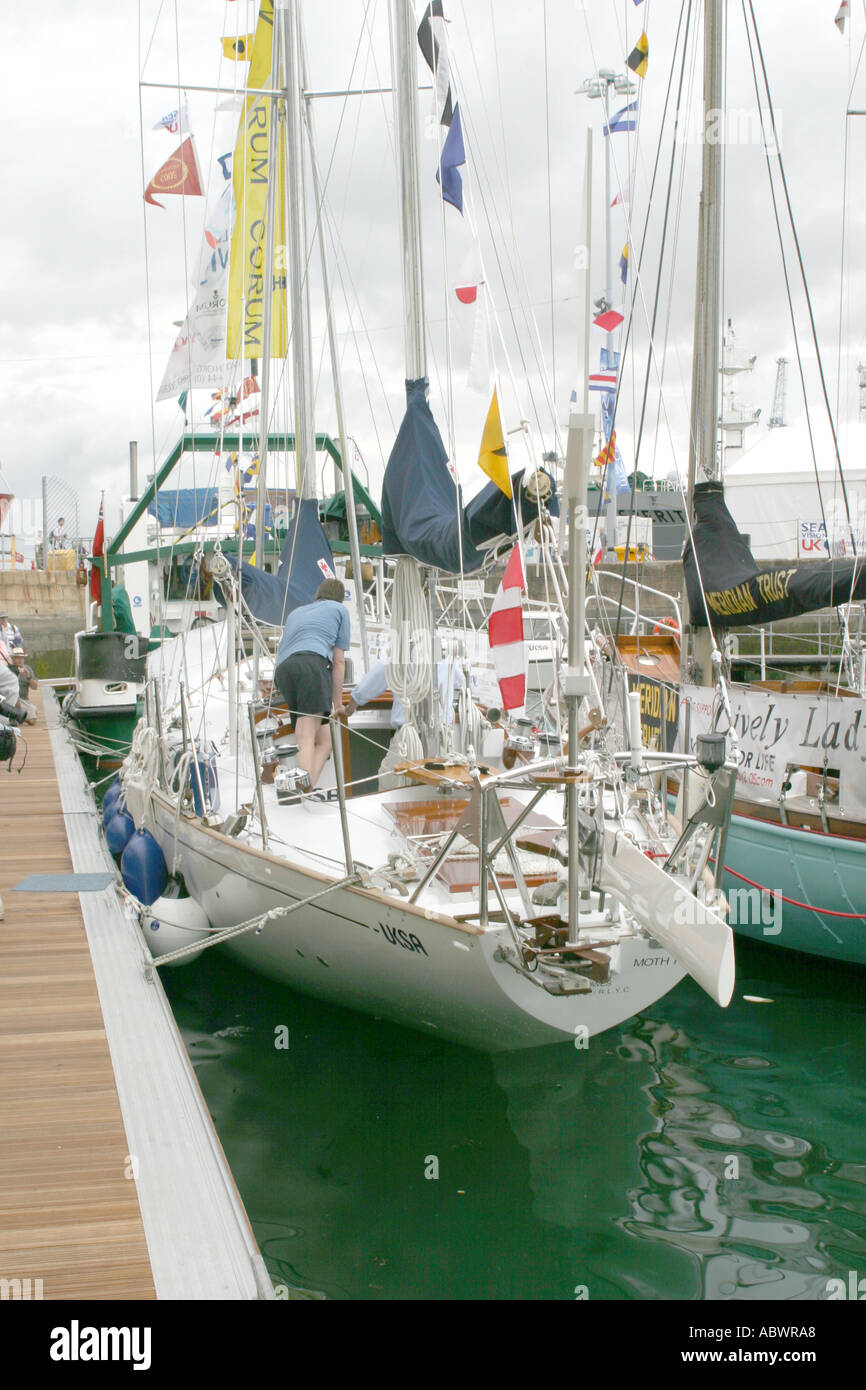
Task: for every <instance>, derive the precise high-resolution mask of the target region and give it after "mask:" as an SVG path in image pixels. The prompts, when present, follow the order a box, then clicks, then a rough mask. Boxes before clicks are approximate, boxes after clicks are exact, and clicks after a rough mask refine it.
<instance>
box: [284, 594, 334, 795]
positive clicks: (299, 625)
mask: <svg viewBox="0 0 866 1390" xmlns="http://www.w3.org/2000/svg"><path fill="white" fill-rule="evenodd" d="M345 593H346V591H345V589H344V588H343V585H342V583H341V581H340V580H339V579H325V580H323V581H322V583H321V584H320V585H319V587H318V589H317V590H316V597H315V599H314V600H313V602H312V603H305V604H304V605H303V607H301V608H296V609H295V611H294V613H290V614H289V618H288V621H287V623H286V626H285V628H284V630H283V636H282V640H281V642H280V646H279V650H278V652H277V660H276V665H275V667H274V684H275V685H276V687H277V689H278V690H279V692H280V694H281V695H282V697H283V699H284V700H285V702H286V704H287V705H288V707H289V716H290V718H291V720H292V723H293V725H294V730H295V738H296V739H297V741H298V766H299V767H301V768H303V769H304V771H305V772H306V773H307V774H308V776H309V778H310V790H312V789H313V787H315V785H316V783H317V782H318V780H319V776H320V774H321V771H322V768H323V767H324V766H325V763H326V762H327V761H328V758H329V756H330V753H331V730H330V728H329V725H328V718H329V715H330V713H331V710H332V709H336V710H337V711H339V710H341V709H342V707H343V680H344V677H345V672H346V652H347V651H348V650H349V643H350V639H351V630H350V625H349V614H348V613H347V611H346V609H345V608H344V607H343V599H344V597H345Z"/></svg>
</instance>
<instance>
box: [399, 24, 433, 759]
mask: <svg viewBox="0 0 866 1390" xmlns="http://www.w3.org/2000/svg"><path fill="white" fill-rule="evenodd" d="M390 20H391V78H392V84H393V88H394V140H395V145H396V150H397V170H398V175H399V182H400V247H401V251H402V263H403V342H404V358H405V363H406V379H407V381H419V380H420V379H421V378H422V377H426V376H427V347H426V318H425V312H424V257H423V252H422V243H421V187H420V180H419V176H418V169H419V164H420V160H419V152H418V143H419V127H420V121H419V115H418V78H417V67H418V61H417V47H416V45H417V33H416V21H415V8H414V5H413V3H412V0H391V10H390ZM435 585H436V578H435V571H434V570H431V571H430V578H429V584H428V599H429V611H430V642H431V647H432V651H431V672H430V675H431V686H430V721H429V730H430V731H429V738H428V739H427V740H426V742H427V744H428V749H427V751H428V753H430V752H433V753H435V752H437V751H438V736H439V735H438V729H439V682H438V675H437V673H438V665H439V663H438V659H437V658H438V653H437V651H436V613H435Z"/></svg>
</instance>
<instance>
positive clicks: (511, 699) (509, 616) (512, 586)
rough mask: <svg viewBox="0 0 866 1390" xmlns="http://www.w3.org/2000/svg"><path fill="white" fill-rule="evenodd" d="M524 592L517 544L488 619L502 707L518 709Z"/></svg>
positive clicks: (522, 688)
mask: <svg viewBox="0 0 866 1390" xmlns="http://www.w3.org/2000/svg"><path fill="white" fill-rule="evenodd" d="M525 592H526V578H525V576H524V573H523V560H522V558H521V555H520V546H518V545H516V546H515V547H514V549H513V550H512V552H511V554H510V556H509V557H508V564H507V565H506V566H505V573H504V574H503V576H502V582H501V583H500V585H499V588H498V589H497V590H496V597H495V598H494V600H493V607H492V608H491V610H490V617H489V619H488V622H487V635H488V639H489V641H490V654H491V656H492V657H493V666H494V669H495V671H496V679H497V680H498V682H499V693H500V694H501V696H502V708H503V709H517V708H519V707H520V706H521V705H524V704H525V703H526V657H525V654H524V648H523V595H524V594H525Z"/></svg>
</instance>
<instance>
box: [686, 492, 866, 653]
mask: <svg viewBox="0 0 866 1390" xmlns="http://www.w3.org/2000/svg"><path fill="white" fill-rule="evenodd" d="M694 512H695V521H694V528H693V529H694V541H695V543H694V550H693V549H692V542H691V539H689V540H688V541H687V542H686V547H685V550H684V551H683V569H684V571H685V578H686V591H687V593H688V596H689V611H690V614H691V621H692V625H693V626H694V627H706V626H707V610H709V616H710V622H711V623H712V625H713V627H744V626H745V625H747V624H749V623H771V622H775V621H778V620H779V619H780V618H794V617H796V616H797V615H798V614H800V613H814V612H815V611H816V610H817V609H819V608H833V607H835V606H836V605H837V604H840V603H847V602H848V599H849V598H851V599H854V600H861V599H866V569H864V566H863V560H862V558H861V557H859V556H858V558H857V559H856V560H823V561H817V562H816V561H809V562H807V563H806V564H804V565H773V566H771V567H770V568H769V569H763V570H759V569H758V566H757V565H756V563H755V560H754V557H753V555H752V552H751V550H750V549H749V547H748V545H747V544H746V542H745V540H744V539H743V537H742V536H741V535H740V533H739V531H738V530H737V525H736V522H735V521H734V518H733V517H732V516H731V513H730V512H729V511H728V508H727V505H726V503H725V492H724V488H723V487H722V484H721V483H719V482H709V483H698V485H697V487H696V488H695V492H694ZM695 551H696V552H697V557H698V565H700V575H701V578H702V579H703V585H704V592H705V593H706V605H705V604H704V597H703V594H702V593H701V586H700V581H699V579H698V565H696V564H695ZM852 586H853V587H852Z"/></svg>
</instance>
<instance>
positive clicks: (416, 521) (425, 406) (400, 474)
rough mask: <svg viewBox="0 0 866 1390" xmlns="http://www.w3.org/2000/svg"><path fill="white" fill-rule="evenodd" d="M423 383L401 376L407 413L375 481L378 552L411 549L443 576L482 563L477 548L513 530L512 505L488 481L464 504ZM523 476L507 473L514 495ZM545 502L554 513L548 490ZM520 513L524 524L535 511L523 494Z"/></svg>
mask: <svg viewBox="0 0 866 1390" xmlns="http://www.w3.org/2000/svg"><path fill="white" fill-rule="evenodd" d="M427 385H428V383H427V379H426V377H421V378H419V379H418V380H417V381H407V382H406V414H405V415H404V416H403V422H402V424H401V425H400V429H399V431H398V433H397V438H396V440H395V441H394V447H393V449H392V450H391V456H390V458H389V459H388V466H387V468H386V469H385V477H384V480H383V483H382V553H383V554H384V555H411V556H413V557H414V559H416V560H420V561H421V562H422V563H423V564H427V565H433V566H435V567H436V568H437V569H442V570H446V571H447V572H448V573H449V574H459V573H460V570H461V568H462V569H463V570H464V572H466V573H470V574H471V573H472V571H473V570H477V569H480V568H481V566H482V564H483V562H484V552H483V550H481V549H480V548H479V547H481V546H484V545H485V544H487V543H489V542H490V541H492V540H493V539H495V538H496V537H497V536H500V535H504V536H513V535H515V534H516V531H517V525H516V521H515V516H514V504H513V502H512V500H511V498H509V497H506V496H505V494H504V493H503V492H502V491H501V490H500V489H499V488H498V487H497V486H496V484H495V483H488V484H487V485H486V486H485V487H483V488H482V489H481V491H480V492H479V493H478V495H477V496H476V497H473V499H472V501H471V502H470V503H468V505H467V506H466V507H464V506H463V498H462V493H461V490H460V487H459V485H458V484H457V483H456V482H455V479H454V476H453V474H452V472H451V469H450V467H449V464H448V454H447V452H446V450H445V445H444V444H443V443H442V436H441V435H440V433H439V429H438V426H437V424H436V421H435V420H434V419H433V412H432V411H431V409H430V405H429V403H428V401H427ZM522 478H523V472H522V471H521V472H520V473H515V474H514V475H513V476H512V490H513V492H514V495H515V497H516V496H517V495H518V489H519V486H520V482H521V480H522ZM548 508H549V510H550V511H551V513H552V514H553V515H557V514H558V508H557V503H556V497H555V495H553V496H551V498H550V502H549V503H548ZM521 515H522V519H523V522H524V524H528V523H529V522H531V521H534V520H535V518H536V516H537V515H538V508H537V507H536V506H535V505H534V504H533V503H531V502H530V501H529V499H528V498H527V497H526V496H524V498H523V500H522V504H521ZM461 560H462V565H461Z"/></svg>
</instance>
